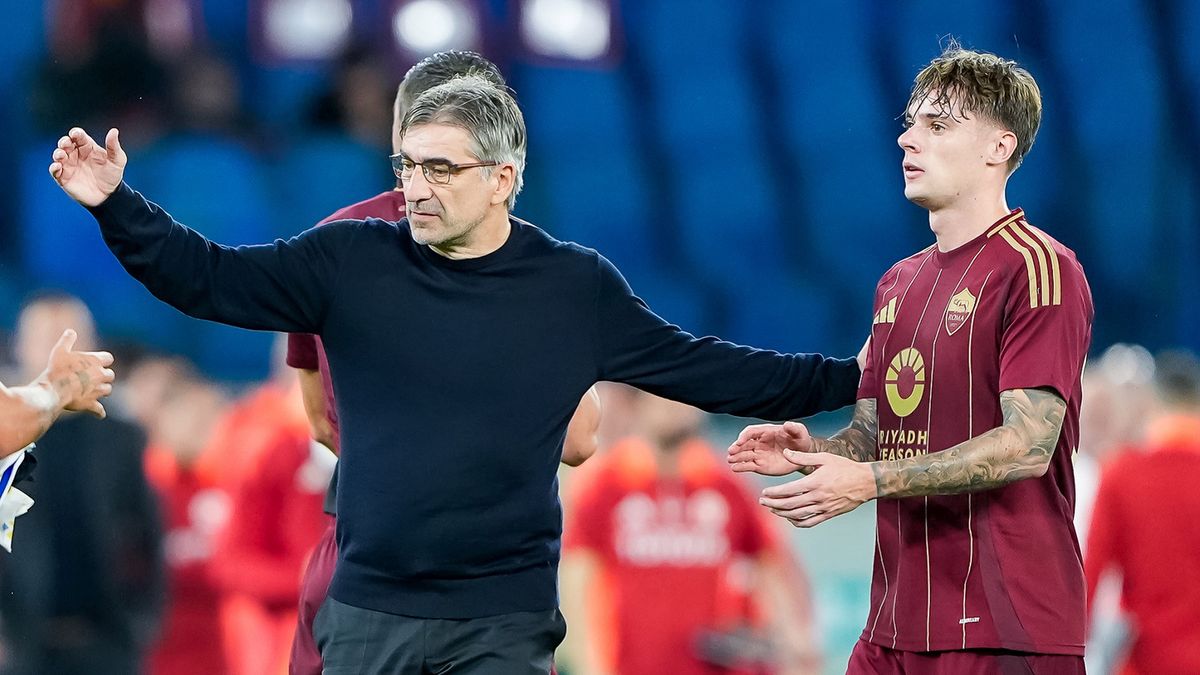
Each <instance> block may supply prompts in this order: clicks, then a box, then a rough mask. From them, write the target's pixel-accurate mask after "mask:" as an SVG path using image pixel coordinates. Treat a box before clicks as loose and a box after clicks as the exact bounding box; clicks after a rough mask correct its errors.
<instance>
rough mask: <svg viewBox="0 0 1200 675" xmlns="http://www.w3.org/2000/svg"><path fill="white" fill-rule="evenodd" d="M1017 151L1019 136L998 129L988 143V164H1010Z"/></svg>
mask: <svg viewBox="0 0 1200 675" xmlns="http://www.w3.org/2000/svg"><path fill="white" fill-rule="evenodd" d="M1016 151H1017V135H1016V134H1014V133H1013V132H1011V131H1008V130H1007V129H997V130H996V131H995V132H993V134H992V138H991V141H990V142H989V143H988V155H987V162H988V164H993V165H995V164H1008V160H1009V158H1011V157H1012V156H1013V153H1014V152H1016Z"/></svg>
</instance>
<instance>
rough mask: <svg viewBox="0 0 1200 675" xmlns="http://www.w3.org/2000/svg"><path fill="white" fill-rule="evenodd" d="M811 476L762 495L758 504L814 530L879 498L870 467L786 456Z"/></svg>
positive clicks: (831, 458)
mask: <svg viewBox="0 0 1200 675" xmlns="http://www.w3.org/2000/svg"><path fill="white" fill-rule="evenodd" d="M786 456H787V460H788V461H789V462H790V463H792V464H793V466H794V467H795V468H796V470H799V471H801V472H803V473H807V474H808V475H807V476H805V477H804V478H801V479H799V480H794V481H792V482H790V483H784V484H783V485H775V486H772V487H769V488H766V489H765V490H763V491H762V499H760V500H759V503H760V504H762V505H763V506H765V507H767V508H769V509H771V512H772V513H774V514H775V515H777V516H780V517H782V518H786V519H787V520H788V522H790V523H791V524H792V525H795V526H796V527H812V526H814V525H818V524H820V523H823V522H825V521H826V520H829V519H830V518H833V517H836V516H840V515H842V514H843V513H849V512H850V511H853V510H854V509H857V508H858V507H859V506H860V505H862V504H863V502H866V501H869V500H871V499H874V498H875V497H876V496H877V495H878V490H877V488H876V487H875V472H874V471H873V470H872V469H871V465H870V464H869V463H865V462H856V461H854V460H852V459H849V458H846V457H842V456H840V455H833V454H830V453H828V452H815V453H809V454H806V453H800V452H788V453H786Z"/></svg>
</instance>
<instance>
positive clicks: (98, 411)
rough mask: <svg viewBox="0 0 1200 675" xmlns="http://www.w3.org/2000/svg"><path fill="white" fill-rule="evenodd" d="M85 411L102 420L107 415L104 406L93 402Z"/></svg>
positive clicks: (98, 402)
mask: <svg viewBox="0 0 1200 675" xmlns="http://www.w3.org/2000/svg"><path fill="white" fill-rule="evenodd" d="M87 411H88V412H90V413H91V414H93V415H95V416H96V417H99V418H100V419H104V418H105V416H106V415H108V413H107V412H106V411H105V410H104V404H103V403H101V402H100V401H93V402H92V404H91V405H90V406H88V409H87Z"/></svg>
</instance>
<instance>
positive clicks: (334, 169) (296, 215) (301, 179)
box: [271, 135, 396, 238]
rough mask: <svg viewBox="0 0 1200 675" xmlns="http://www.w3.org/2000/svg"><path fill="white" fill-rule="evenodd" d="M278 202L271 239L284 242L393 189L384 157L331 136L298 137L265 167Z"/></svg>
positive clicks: (344, 139)
mask: <svg viewBox="0 0 1200 675" xmlns="http://www.w3.org/2000/svg"><path fill="white" fill-rule="evenodd" d="M271 174H272V178H273V181H274V185H275V189H274V191H273V193H274V194H278V195H280V197H281V201H280V202H279V206H280V208H279V212H278V214H277V216H276V217H275V219H274V222H273V225H274V229H273V236H276V237H283V238H287V237H290V236H292V235H294V234H297V233H299V232H303V231H304V230H306V229H308V228H310V227H312V226H313V225H315V224H317V223H318V222H319V221H321V220H322V219H324V218H325V217H326V216H328V215H330V214H331V213H333V212H334V211H336V210H338V209H340V208H342V207H344V206H347V205H349V204H353V203H355V202H358V201H362V200H364V199H367V198H369V197H373V196H375V195H377V194H379V193H380V192H383V191H385V190H388V189H390V188H392V187H394V186H395V184H396V178H395V175H394V174H393V173H392V168H391V166H390V165H389V163H388V158H387V154H386V152H385V151H381V150H378V149H376V148H371V147H367V146H364V145H362V144H360V143H357V142H355V141H353V140H351V139H349V138H346V137H343V136H336V135H318V136H302V137H300V138H298V139H297V140H296V142H294V143H292V144H290V145H289V146H288V148H287V149H286V151H285V152H284V153H283V155H282V156H280V157H279V158H278V159H277V160H276V161H274V162H273V163H272V165H271Z"/></svg>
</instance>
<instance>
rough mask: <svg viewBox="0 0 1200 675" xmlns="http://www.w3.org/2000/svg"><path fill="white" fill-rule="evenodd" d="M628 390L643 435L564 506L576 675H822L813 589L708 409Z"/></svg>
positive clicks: (631, 439)
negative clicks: (713, 432) (720, 453)
mask: <svg viewBox="0 0 1200 675" xmlns="http://www.w3.org/2000/svg"><path fill="white" fill-rule="evenodd" d="M611 389H612V388H609V390H610V391H611ZM626 389H627V393H629V395H630V396H632V397H633V400H632V417H633V424H634V428H635V430H636V433H635V435H632V436H628V437H626V438H624V439H623V440H621V441H619V442H618V443H617V444H616V445H615V446H614V447H612V449H610V450H608V451H606V452H605V453H604V454H602V455H601V456H600V457H597V458H596V459H594V460H593V463H592V464H591V465H589V466H588V467H586V468H584V469H583V470H582V473H583V475H581V476H580V477H579V478H577V479H576V481H575V482H574V483H573V485H572V489H571V494H570V497H569V499H568V502H569V503H568V504H567V506H566V509H567V513H568V521H567V524H566V526H565V527H564V531H563V546H564V554H563V561H562V571H561V576H562V591H561V595H562V602H563V610H564V613H565V614H566V616H567V619H568V621H569V622H570V625H571V630H570V631H569V632H568V639H567V641H566V643H564V646H563V648H562V650H561V653H562V654H563V657H564V658H563V661H564V662H566V663H568V664H569V666H570V672H571V673H572V675H616V674H618V673H619V674H620V675H657V674H658V673H672V674H673V675H717V674H718V673H728V674H733V673H738V674H745V675H751V674H760V673H772V674H778V675H785V674H786V675H816V673H819V672H820V667H821V659H820V656H819V647H818V642H817V639H816V636H815V635H814V626H813V616H812V603H811V600H810V598H809V590H808V581H807V578H806V576H805V574H804V573H803V571H802V569H801V568H800V566H799V565H798V564H797V562H796V560H795V559H794V558H793V556H792V554H791V552H790V551H789V549H788V547H787V543H786V541H785V540H784V538H783V537H782V536H781V535H780V533H779V532H778V530H777V529H776V528H777V526H778V521H777V520H776V519H774V518H771V517H770V515H769V514H767V513H766V512H764V511H762V510H761V509H760V508H759V507H758V503H757V498H756V496H754V495H753V494H752V493H751V492H750V490H749V488H750V487H751V486H750V485H748V484H746V482H745V481H743V480H742V479H741V478H740V477H736V476H733V475H731V474H729V473H728V472H727V471H726V470H725V469H724V465H723V463H721V462H720V461H719V460H718V458H717V456H716V453H715V451H714V449H713V448H712V446H711V445H709V444H708V443H707V442H706V441H705V440H704V438H703V434H702V432H703V426H704V415H703V413H701V412H700V411H699V410H697V409H696V408H692V407H689V406H686V405H683V404H680V403H675V402H673V401H668V400H666V399H662V398H659V397H657V396H652V395H650V394H645V393H642V392H638V391H636V390H633V389H629V388H626ZM616 395H617V396H621V397H624V396H625V393H621V394H616ZM605 405H606V406H607V400H606V401H605Z"/></svg>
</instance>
